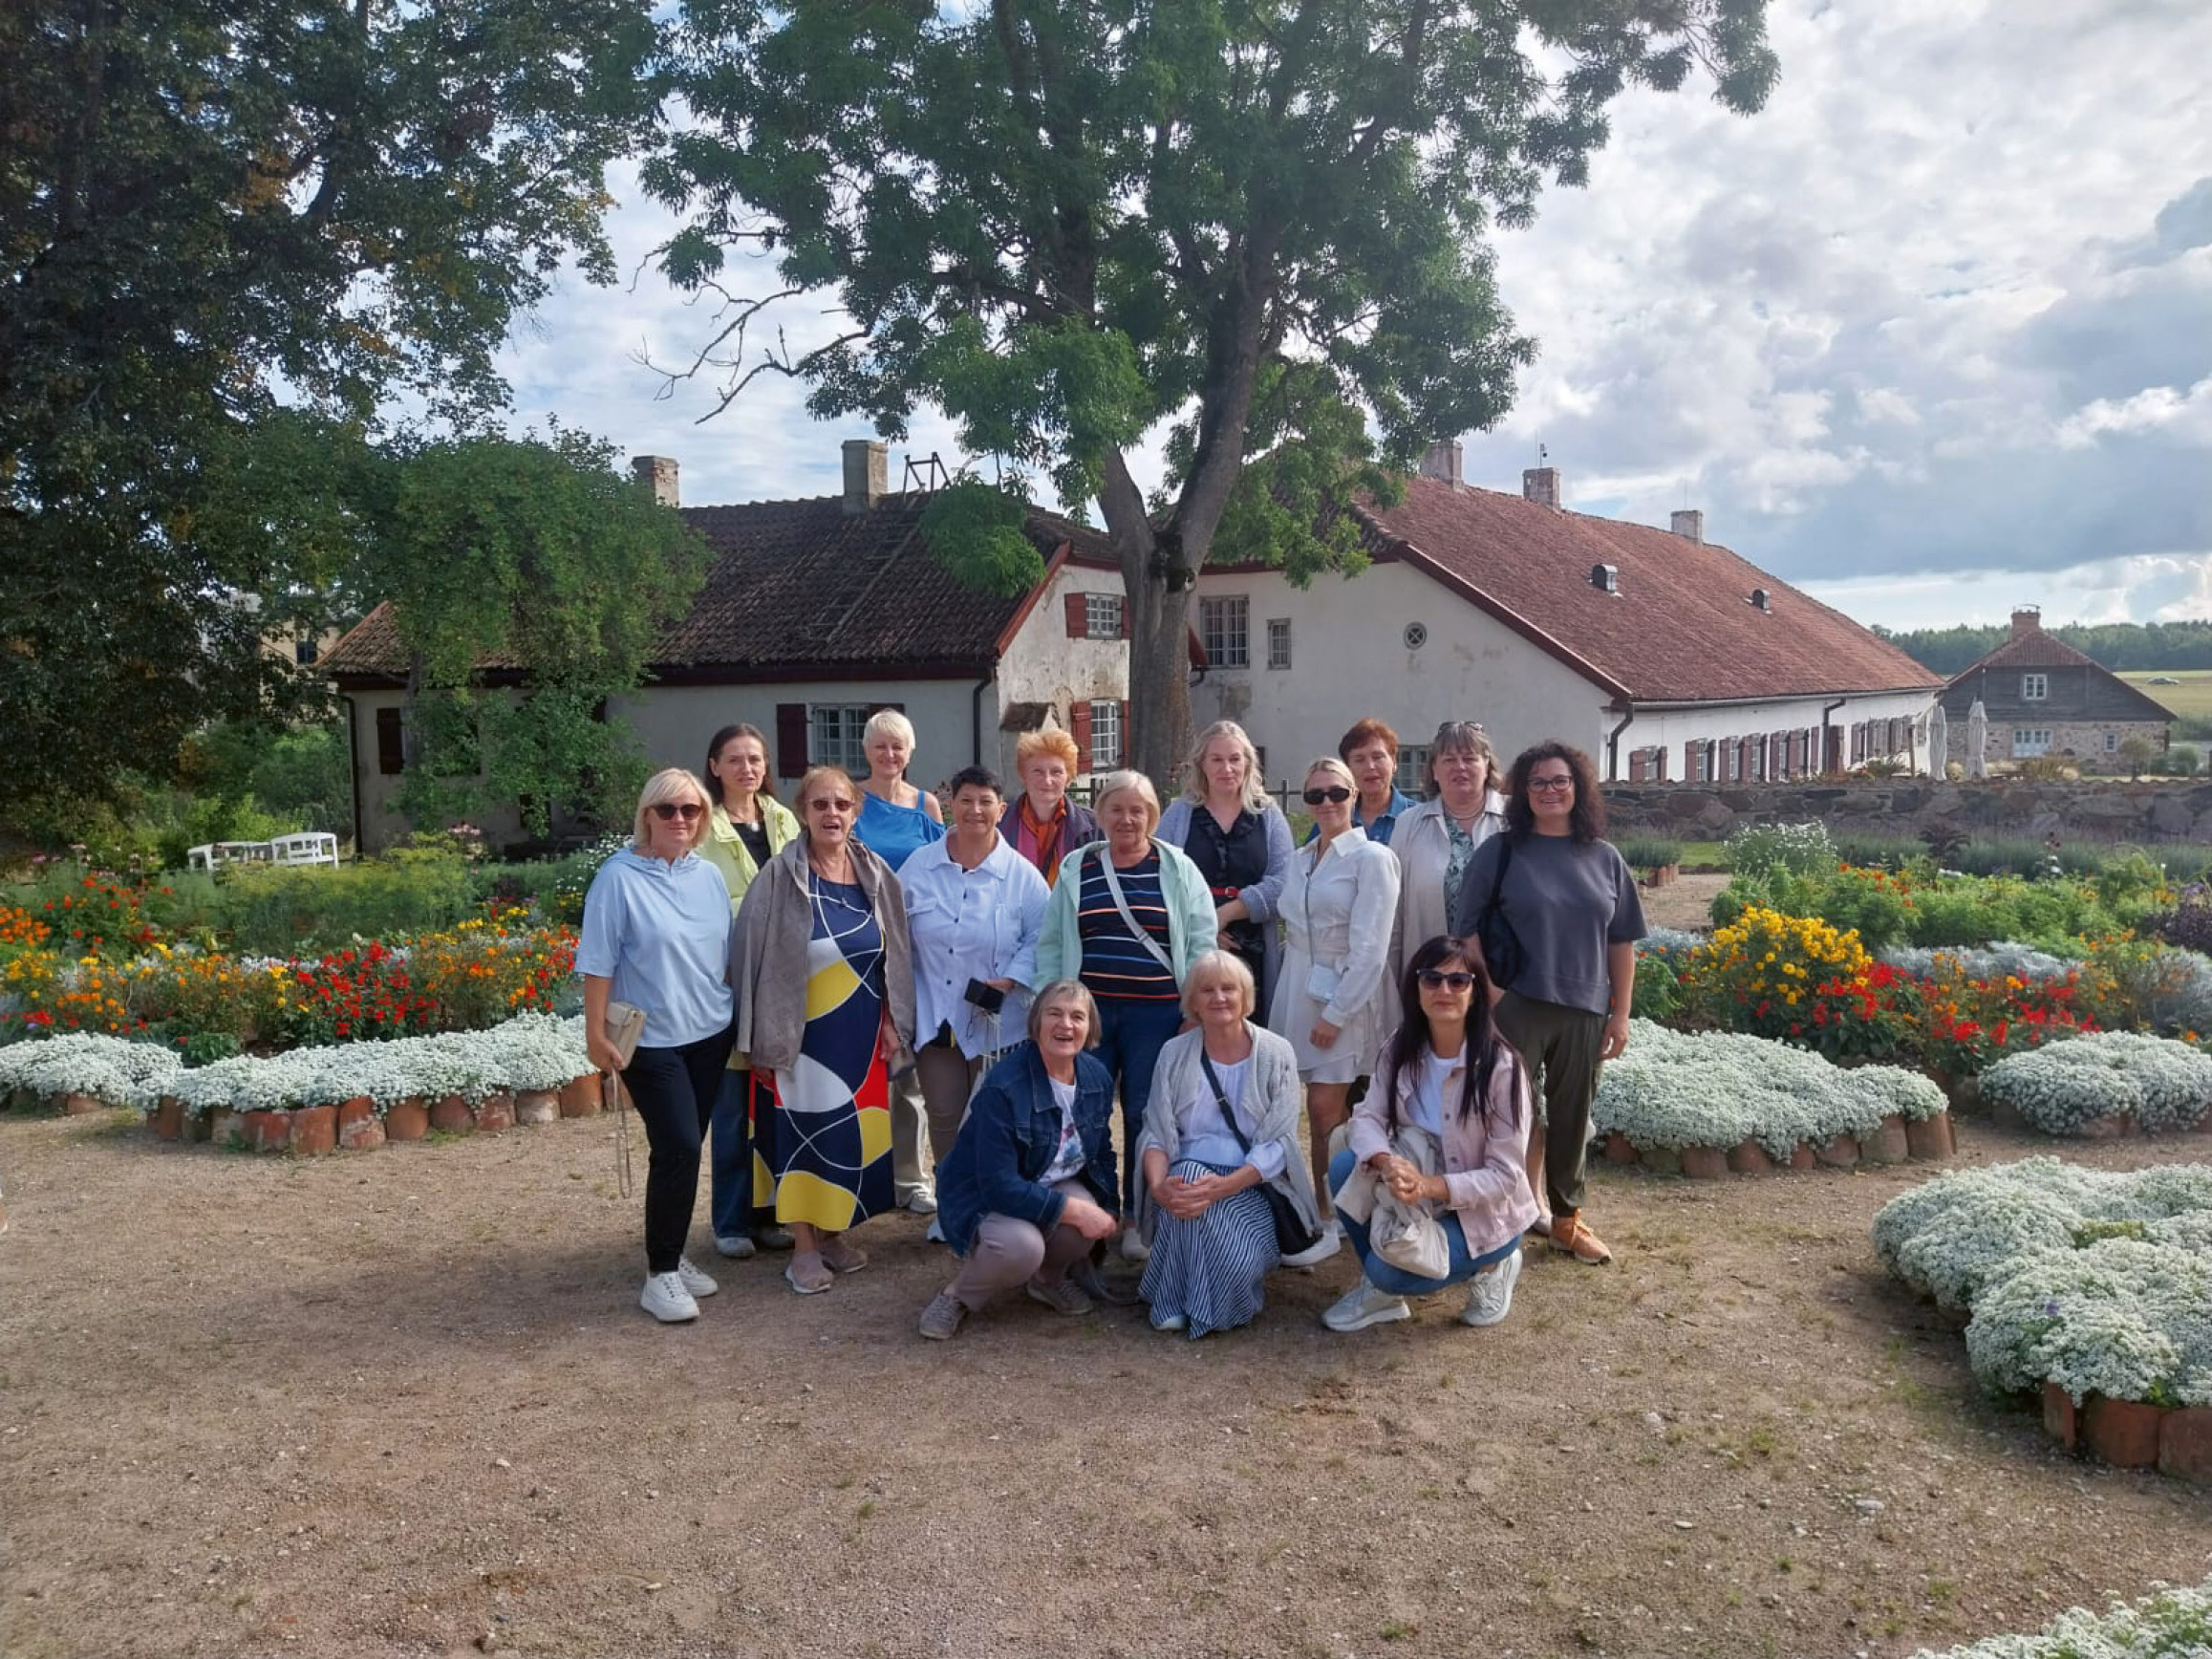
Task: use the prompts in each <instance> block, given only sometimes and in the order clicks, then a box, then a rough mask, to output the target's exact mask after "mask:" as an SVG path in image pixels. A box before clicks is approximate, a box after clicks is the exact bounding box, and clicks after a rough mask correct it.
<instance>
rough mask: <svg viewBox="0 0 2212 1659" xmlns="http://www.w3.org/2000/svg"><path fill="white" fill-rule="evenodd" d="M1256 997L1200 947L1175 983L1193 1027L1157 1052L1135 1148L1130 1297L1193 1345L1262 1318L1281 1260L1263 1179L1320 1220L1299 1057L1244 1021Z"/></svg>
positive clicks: (1306, 1215)
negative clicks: (1302, 1137) (1135, 1270)
mask: <svg viewBox="0 0 2212 1659" xmlns="http://www.w3.org/2000/svg"><path fill="white" fill-rule="evenodd" d="M1253 998H1254V992H1253V982H1252V970H1251V969H1250V968H1248V967H1246V966H1245V965H1244V963H1243V962H1242V961H1241V960H1239V959H1237V958H1235V957H1234V956H1232V955H1230V954H1229V952H1227V951H1223V950H1212V951H1208V952H1206V953H1205V954H1204V955H1202V956H1200V957H1198V958H1197V959H1195V960H1194V961H1192V964H1191V971H1190V973H1189V974H1188V975H1186V976H1185V978H1184V980H1183V1011H1184V1013H1185V1014H1186V1015H1187V1016H1189V1017H1190V1018H1192V1019H1194V1020H1196V1021H1197V1027H1196V1028H1195V1029H1194V1030H1190V1031H1186V1032H1184V1033H1183V1034H1182V1035H1180V1036H1178V1037H1174V1038H1171V1039H1170V1040H1169V1042H1168V1044H1167V1045H1166V1046H1165V1047H1163V1048H1162V1049H1161V1050H1160V1066H1159V1070H1158V1072H1157V1073H1156V1074H1155V1075H1154V1077H1153V1080H1152V1091H1151V1095H1150V1098H1149V1100H1147V1102H1146V1104H1145V1130H1144V1133H1143V1135H1142V1136H1141V1137H1139V1139H1138V1141H1137V1153H1138V1157H1139V1160H1140V1163H1141V1166H1142V1168H1143V1172H1144V1190H1145V1194H1146V1196H1147V1197H1148V1199H1149V1203H1148V1204H1147V1205H1146V1206H1145V1225H1146V1227H1147V1229H1148V1231H1149V1233H1150V1235H1151V1237H1150V1243H1151V1258H1150V1260H1149V1261H1148V1262H1147V1264H1146V1267H1145V1277H1144V1282H1142V1283H1141V1284H1140V1285H1139V1286H1138V1289H1137V1294H1138V1295H1139V1296H1140V1297H1141V1298H1142V1299H1143V1300H1144V1301H1145V1302H1147V1303H1149V1304H1150V1306H1151V1310H1152V1328H1153V1329H1155V1330H1187V1331H1189V1332H1190V1334H1191V1335H1192V1337H1193V1338H1196V1337H1201V1336H1204V1335H1205V1334H1206V1333H1207V1332H1208V1331H1214V1330H1228V1329H1230V1328H1232V1327H1233V1326H1235V1325H1245V1324H1249V1323H1250V1322H1251V1321H1252V1320H1253V1319H1254V1318H1256V1316H1257V1315H1258V1313H1259V1310H1260V1307H1261V1304H1262V1298H1261V1295H1260V1284H1261V1282H1262V1281H1263V1280H1264V1279H1265V1278H1266V1277H1267V1274H1268V1272H1269V1271H1270V1270H1271V1269H1272V1268H1274V1267H1276V1266H1278V1264H1280V1262H1281V1260H1282V1257H1281V1254H1280V1252H1279V1251H1278V1248H1277V1246H1276V1239H1275V1214H1274V1211H1273V1210H1272V1209H1271V1208H1270V1207H1269V1204H1268V1200H1267V1196H1266V1194H1264V1193H1262V1192H1261V1191H1260V1190H1259V1189H1260V1186H1261V1183H1263V1182H1265V1183H1269V1184H1271V1185H1273V1186H1274V1187H1275V1188H1276V1189H1277V1190H1278V1191H1279V1192H1280V1193H1282V1194H1283V1196H1285V1197H1287V1198H1288V1199H1289V1200H1290V1203H1291V1208H1292V1209H1293V1210H1295V1211H1296V1212H1297V1213H1298V1215H1299V1218H1300V1219H1301V1220H1303V1221H1304V1222H1305V1224H1306V1226H1307V1227H1308V1228H1309V1229H1311V1228H1312V1227H1314V1226H1315V1225H1317V1223H1318V1217H1317V1216H1316V1212H1315V1206H1314V1193H1313V1186H1312V1183H1311V1182H1310V1181H1309V1180H1308V1178H1307V1175H1306V1171H1305V1166H1304V1164H1303V1163H1302V1162H1301V1161H1300V1160H1299V1155H1298V1062H1297V1059H1296V1058H1295V1057H1294V1056H1293V1055H1292V1053H1291V1048H1290V1045H1289V1044H1287V1043H1285V1042H1284V1041H1283V1040H1282V1039H1281V1038H1279V1037H1278V1036H1277V1035H1276V1034H1275V1033H1274V1032H1272V1031H1268V1030H1264V1029H1262V1028H1261V1027H1259V1026H1257V1025H1255V1024H1254V1023H1252V1021H1251V1018H1250V1016H1251V1014H1252V1004H1253ZM1307 1255H1308V1256H1311V1255H1312V1253H1310V1252H1309V1253H1307ZM1305 1259H1306V1258H1303V1257H1301V1259H1300V1260H1305ZM1313 1259H1315V1260H1318V1257H1314V1258H1313Z"/></svg>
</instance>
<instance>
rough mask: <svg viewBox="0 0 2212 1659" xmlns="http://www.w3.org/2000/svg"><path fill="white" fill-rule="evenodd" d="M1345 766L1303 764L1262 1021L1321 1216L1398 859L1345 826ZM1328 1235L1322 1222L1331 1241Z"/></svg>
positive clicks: (1371, 1001)
mask: <svg viewBox="0 0 2212 1659" xmlns="http://www.w3.org/2000/svg"><path fill="white" fill-rule="evenodd" d="M1356 798H1357V794H1356V786H1355V785H1354V784H1353V781H1352V773H1351V769H1350V768H1349V767H1348V766H1346V765H1344V763H1343V762H1342V761H1340V760H1338V759H1337V758H1336V757H1335V756H1334V755H1325V756H1323V757H1322V758H1321V759H1320V760H1318V761H1316V762H1314V764H1313V765H1310V766H1308V767H1307V768H1306V776H1305V805H1306V810H1307V811H1308V812H1310V813H1312V814H1313V820H1314V838H1313V839H1312V840H1311V841H1309V842H1307V843H1306V844H1305V845H1304V846H1303V847H1301V848H1299V850H1298V851H1297V852H1295V853H1294V854H1292V856H1291V861H1290V879H1289V881H1288V882H1286V883H1285V884H1284V887H1283V890H1282V906H1281V909H1282V918H1283V921H1284V923H1285V924H1286V927H1287V930H1288V933H1289V940H1288V944H1287V947H1286V949H1285V951H1284V953H1283V963H1282V972H1281V973H1280V975H1278V977H1277V979H1276V982H1275V1006H1274V1008H1272V1009H1271V1010H1270V1011H1269V1014H1268V1021H1267V1023H1268V1024H1269V1025H1270V1026H1271V1027H1272V1028H1273V1029H1274V1030H1275V1031H1277V1032H1278V1034H1280V1035H1281V1036H1283V1037H1285V1038H1287V1039H1289V1041H1290V1045H1291V1047H1292V1049H1293V1050H1294V1051H1295V1052H1296V1054H1297V1055H1298V1069H1299V1077H1301V1078H1302V1079H1304V1081H1305V1086H1306V1124H1307V1131H1308V1140H1309V1141H1310V1143H1311V1153H1312V1173H1313V1182H1314V1187H1315V1189H1316V1191H1318V1192H1319V1193H1321V1195H1322V1196H1321V1206H1322V1214H1323V1216H1326V1215H1327V1213H1328V1202H1329V1200H1328V1197H1327V1194H1328V1167H1329V1136H1330V1134H1331V1133H1332V1132H1333V1131H1335V1130H1336V1128H1337V1126H1338V1125H1339V1124H1341V1123H1342V1122H1343V1121H1344V1120H1345V1118H1346V1117H1347V1116H1348V1115H1349V1114H1350V1110H1351V1107H1350V1101H1349V1096H1350V1094H1351V1088H1352V1083H1353V1080H1354V1079H1355V1078H1357V1077H1359V1076H1360V1075H1361V1074H1362V1073H1363V1072H1364V1071H1365V1070H1366V1069H1367V1067H1368V1066H1369V1065H1370V1064H1371V1063H1372V1062H1373V1060H1374V1058H1375V1055H1376V1052H1377V1051H1378V1050H1379V1049H1380V1048H1381V1047H1382V1045H1383V1040H1384V1039H1385V1037H1387V1036H1388V1035H1389V1033H1390V1027H1391V1024H1392V1021H1393V1017H1394V1015H1395V1013H1396V1009H1395V1007H1394V1006H1393V1004H1392V1000H1391V997H1390V985H1389V982H1388V978H1387V974H1386V970H1387V968H1388V966H1389V957H1390V930H1391V926H1392V924H1393V923H1394V922H1395V921H1396V920H1397V916H1398V860H1397V859H1396V858H1394V857H1393V856H1392V855H1391V853H1390V850H1389V849H1388V848H1386V847H1383V846H1380V845H1378V844H1377V843H1375V842H1373V841H1370V840H1368V839H1367V837H1366V834H1365V832H1364V830H1360V829H1359V828H1358V827H1357V826H1356V825H1354V824H1353V822H1352V803H1353V801H1354V800H1355V799H1356ZM1337 1237H1338V1234H1337V1231H1336V1230H1335V1229H1334V1228H1332V1229H1330V1231H1329V1234H1328V1240H1329V1242H1330V1244H1331V1246H1332V1249H1333V1245H1334V1242H1335V1240H1336V1239H1337Z"/></svg>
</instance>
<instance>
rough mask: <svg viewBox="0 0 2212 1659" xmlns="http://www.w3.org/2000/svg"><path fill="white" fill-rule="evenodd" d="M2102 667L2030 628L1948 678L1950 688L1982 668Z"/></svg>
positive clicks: (2054, 639)
mask: <svg viewBox="0 0 2212 1659" xmlns="http://www.w3.org/2000/svg"><path fill="white" fill-rule="evenodd" d="M2103 667H2104V664H2102V663H2101V662H2099V661H2097V660H2096V658H2094V657H2091V656H2090V655H2089V654H2088V653H2087V652H2083V651H2076V650H2075V649H2074V648H2073V647H2072V646H2071V645H2069V644H2067V642H2066V641H2065V640H2063V639H2061V638H2059V637H2058V636H2057V635H2055V634H2046V633H2044V631H2043V630H2042V629H2040V628H2030V629H2029V630H2028V631H2027V632H2026V633H2024V634H2015V635H2014V636H2012V637H2010V638H2009V639H2008V640H2006V641H2005V643H2004V644H2002V645H2000V646H1998V647H1997V649H1996V650H1994V651H1992V652H1990V653H1989V655H1988V656H1987V657H1983V658H1982V659H1981V660H1980V661H1979V662H1977V663H1975V664H1974V665H1973V667H1971V668H1969V669H1967V670H1966V671H1965V674H1957V675H1953V676H1952V677H1951V683H1952V684H1953V685H1956V684H1958V682H1959V681H1960V680H1962V679H1965V678H1966V675H1968V674H1979V673H1981V672H1982V670H1984V669H1985V668H2097V669H2101V668H2103Z"/></svg>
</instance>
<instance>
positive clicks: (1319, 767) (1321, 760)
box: [1305, 755, 1360, 801]
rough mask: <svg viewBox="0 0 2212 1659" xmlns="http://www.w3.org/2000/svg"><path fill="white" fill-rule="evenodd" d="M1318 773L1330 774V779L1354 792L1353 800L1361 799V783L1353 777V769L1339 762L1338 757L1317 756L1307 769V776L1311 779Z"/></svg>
mask: <svg viewBox="0 0 2212 1659" xmlns="http://www.w3.org/2000/svg"><path fill="white" fill-rule="evenodd" d="M1316 772H1326V773H1328V775H1329V776H1330V777H1332V778H1334V779H1336V781H1337V782H1338V783H1340V784H1342V785H1343V786H1345V787H1347V788H1348V789H1350V790H1351V791H1352V799H1353V800H1355V801H1356V800H1358V799H1359V798H1360V786H1359V782H1358V780H1357V779H1355V778H1354V777H1353V776H1352V768H1351V767H1349V766H1347V765H1344V763H1343V762H1342V761H1340V760H1338V759H1337V757H1336V756H1334V755H1316V756H1315V757H1314V760H1313V764H1312V765H1308V766H1307V767H1306V769H1305V775H1306V776H1307V777H1308V778H1311V777H1312V776H1313V775H1314V774H1315V773H1316Z"/></svg>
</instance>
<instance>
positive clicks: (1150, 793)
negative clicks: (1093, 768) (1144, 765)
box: [1090, 771, 1160, 832]
mask: <svg viewBox="0 0 2212 1659" xmlns="http://www.w3.org/2000/svg"><path fill="white" fill-rule="evenodd" d="M1130 789H1133V790H1135V791H1136V792H1137V793H1138V794H1139V795H1142V796H1143V797H1144V798H1145V805H1146V806H1147V807H1149V808H1151V812H1152V821H1151V823H1150V824H1149V825H1148V826H1147V830H1148V832H1149V831H1150V830H1157V829H1158V828H1159V827H1160V792H1159V790H1157V789H1155V788H1153V787H1152V780H1151V779H1149V778H1148V777H1146V776H1145V774H1144V773H1142V772H1130V771H1120V772H1108V773H1107V774H1106V776H1105V777H1103V778H1101V779H1100V780H1099V781H1098V790H1097V792H1096V793H1095V794H1093V795H1092V796H1091V798H1090V809H1091V810H1092V811H1093V812H1095V813H1097V814H1098V816H1099V820H1100V822H1101V823H1104V822H1105V819H1106V801H1107V800H1108V799H1109V798H1110V797H1112V796H1115V795H1119V794H1121V793H1123V792H1124V791H1125V790H1130Z"/></svg>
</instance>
